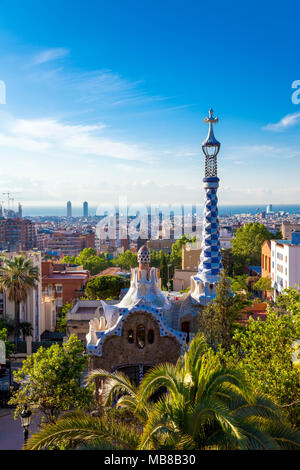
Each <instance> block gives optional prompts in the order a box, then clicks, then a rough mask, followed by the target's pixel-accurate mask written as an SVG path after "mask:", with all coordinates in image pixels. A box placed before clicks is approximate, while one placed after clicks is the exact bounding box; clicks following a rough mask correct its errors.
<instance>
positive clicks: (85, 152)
mask: <svg viewBox="0 0 300 470" xmlns="http://www.w3.org/2000/svg"><path fill="white" fill-rule="evenodd" d="M105 127H106V126H105V124H103V123H100V124H97V125H83V124H79V125H76V124H67V123H63V122H59V121H58V120H56V119H11V120H10V121H9V124H8V126H7V129H6V133H0V148H1V147H2V148H5V147H9V148H14V149H16V150H22V152H35V153H37V154H39V155H45V156H47V155H48V156H49V157H50V158H53V157H55V156H59V155H60V156H63V157H72V158H76V157H77V158H81V157H84V156H96V157H99V158H101V157H106V158H115V159H120V160H137V161H144V162H151V161H152V160H153V156H152V155H151V153H150V152H149V151H147V150H145V149H143V148H142V147H141V146H139V145H137V144H135V143H127V142H123V141H119V140H114V139H111V138H109V137H107V136H104V135H103V130H104V129H105Z"/></svg>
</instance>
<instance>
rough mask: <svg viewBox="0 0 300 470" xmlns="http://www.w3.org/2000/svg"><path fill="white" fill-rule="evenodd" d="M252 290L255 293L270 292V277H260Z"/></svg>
mask: <svg viewBox="0 0 300 470" xmlns="http://www.w3.org/2000/svg"><path fill="white" fill-rule="evenodd" d="M253 289H254V290H255V291H257V292H260V291H265V292H270V291H272V290H273V289H272V283H271V278H270V277H261V278H260V279H259V280H258V281H257V282H255V284H253Z"/></svg>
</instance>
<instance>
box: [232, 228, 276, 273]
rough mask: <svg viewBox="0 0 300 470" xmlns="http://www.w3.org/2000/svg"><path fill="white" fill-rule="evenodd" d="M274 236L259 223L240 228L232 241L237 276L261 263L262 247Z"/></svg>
mask: <svg viewBox="0 0 300 470" xmlns="http://www.w3.org/2000/svg"><path fill="white" fill-rule="evenodd" d="M272 238H274V235H273V234H272V233H271V232H269V230H268V229H267V228H266V227H265V226H264V225H263V224H260V223H258V222H254V223H252V222H251V223H249V224H247V225H245V226H244V227H240V228H239V229H238V230H237V231H236V234H235V238H234V239H233V240H232V255H233V265H234V272H235V274H242V273H243V272H245V269H246V268H247V267H248V266H249V265H254V266H258V265H260V263H261V246H262V244H263V242H264V241H266V240H271V239H272Z"/></svg>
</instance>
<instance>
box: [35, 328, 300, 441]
mask: <svg viewBox="0 0 300 470" xmlns="http://www.w3.org/2000/svg"><path fill="white" fill-rule="evenodd" d="M99 378H102V379H105V387H104V392H103V394H102V403H103V405H104V409H107V408H108V409H110V407H111V406H112V404H113V403H114V402H115V401H117V403H116V407H117V408H119V407H121V409H124V410H127V411H128V412H129V414H131V415H132V419H130V420H129V421H130V425H129V424H127V423H126V424H125V422H124V421H120V422H119V423H118V421H116V413H113V417H112V418H109V416H110V412H108V413H105V412H104V413H103V414H102V417H101V418H100V417H99V418H95V417H91V416H87V415H84V414H78V413H76V414H72V415H70V416H65V417H62V418H61V419H60V420H58V421H57V423H56V424H55V426H53V425H50V426H46V427H45V428H44V429H42V431H40V432H39V433H37V434H35V435H33V436H32V437H31V438H30V440H29V442H28V445H27V449H31V450H38V449H42V448H47V447H49V446H51V445H59V444H60V443H61V441H62V440H63V441H66V440H68V441H70V440H72V444H73V446H74V445H75V446H76V444H77V445H78V444H82V443H83V442H84V443H86V444H87V443H89V444H91V448H93V449H97V448H98V449H99V448H100V449H101V448H102V449H103V448H107V449H113V448H114V449H116V448H119V449H136V448H137V449H139V450H183V449H188V450H209V449H216V450H219V449H220V450H225V449H232V450H235V449H282V448H287V449H296V448H299V447H300V433H299V432H297V431H293V430H292V429H291V427H290V426H289V424H288V422H287V421H286V420H285V417H284V415H283V413H282V411H281V410H280V409H279V408H278V407H277V405H276V404H275V403H273V402H272V401H271V400H269V399H268V398H267V397H265V396H262V395H257V394H255V393H253V391H252V389H251V387H249V385H248V384H247V382H246V380H245V378H244V376H243V374H242V373H241V372H239V371H237V370H235V369H232V368H225V367H222V366H221V364H220V362H219V359H218V357H217V356H216V355H215V354H214V353H213V351H212V350H208V349H207V345H206V343H205V341H204V339H203V337H198V336H197V337H196V338H195V339H194V340H193V341H192V343H191V344H190V348H189V351H188V352H186V353H185V355H184V357H181V358H180V359H179V360H178V362H177V364H176V365H173V364H161V365H158V366H156V367H154V368H152V369H151V370H150V371H149V372H148V373H147V374H146V375H145V377H144V379H143V380H142V382H141V384H140V385H139V387H136V386H135V385H134V384H132V383H131V382H130V380H129V379H128V377H126V376H125V375H124V374H122V373H120V372H116V373H114V374H111V373H109V372H106V371H103V370H95V371H93V372H92V373H91V374H90V376H89V379H88V380H89V381H94V380H95V379H99ZM159 390H165V391H166V392H163V395H161V397H160V398H159V399H158V400H156V402H154V401H153V399H152V397H153V395H154V394H155V393H157V392H158V391H159ZM134 418H136V420H137V423H138V425H135V420H134Z"/></svg>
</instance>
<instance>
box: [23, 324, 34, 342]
mask: <svg viewBox="0 0 300 470" xmlns="http://www.w3.org/2000/svg"><path fill="white" fill-rule="evenodd" d="M20 330H21V332H22V335H23V339H25V337H26V336H32V332H33V328H32V324H31V323H29V322H28V321H22V322H20Z"/></svg>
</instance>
